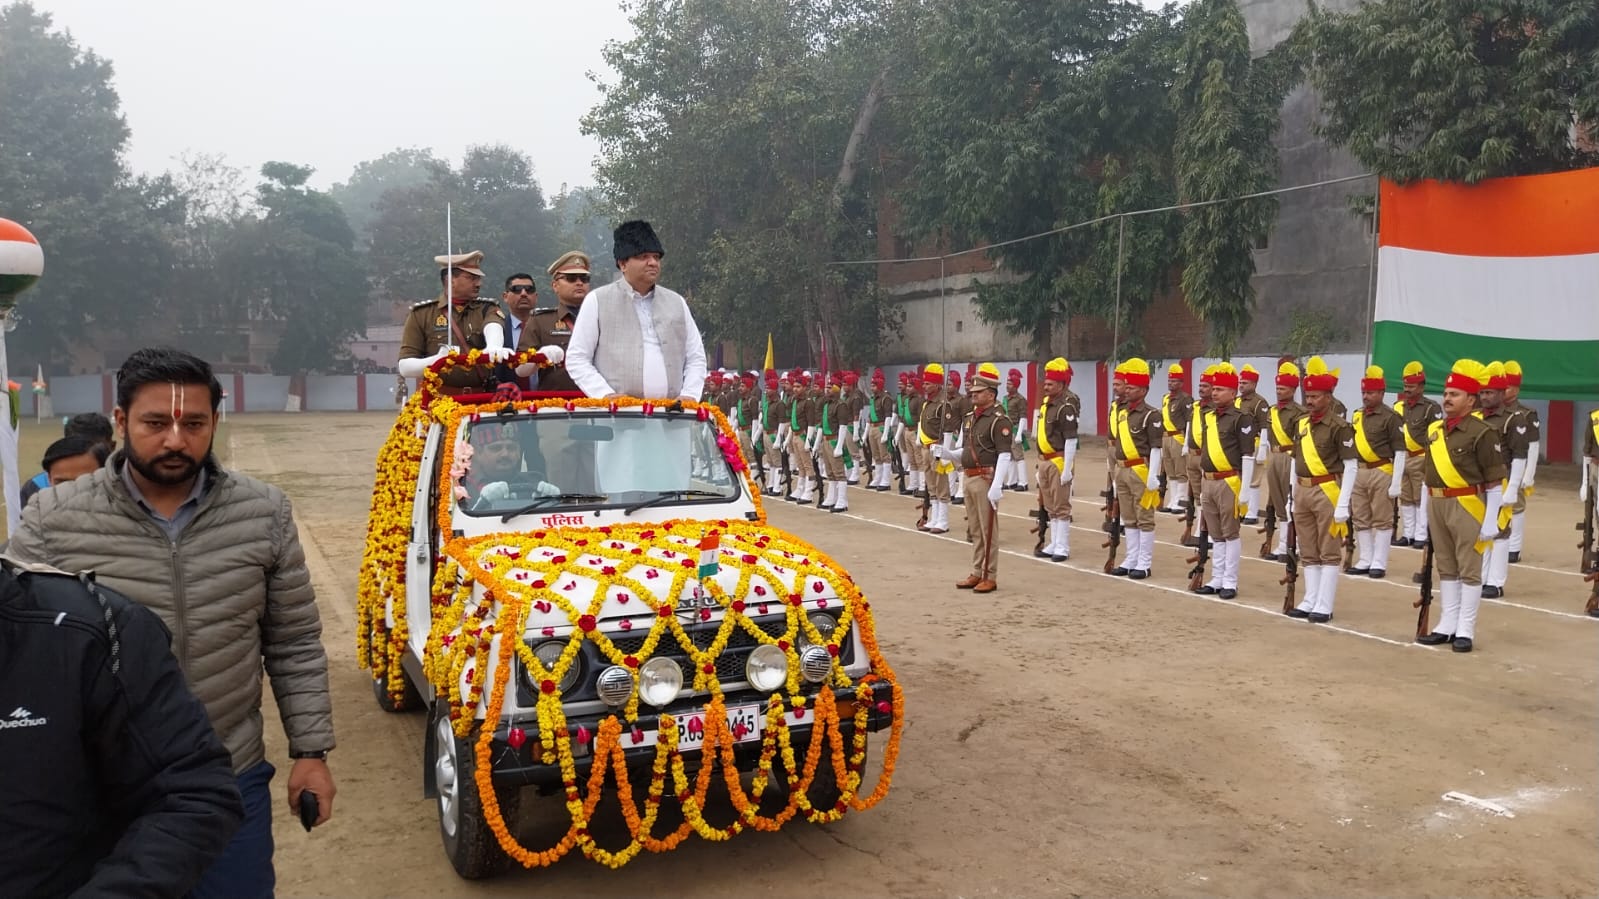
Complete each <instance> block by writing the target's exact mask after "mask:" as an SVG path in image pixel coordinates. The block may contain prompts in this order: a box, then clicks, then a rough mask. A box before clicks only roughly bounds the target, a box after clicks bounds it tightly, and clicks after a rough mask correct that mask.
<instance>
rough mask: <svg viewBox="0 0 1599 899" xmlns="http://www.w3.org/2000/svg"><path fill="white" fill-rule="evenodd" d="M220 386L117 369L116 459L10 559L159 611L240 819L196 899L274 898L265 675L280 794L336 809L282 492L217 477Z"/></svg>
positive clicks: (322, 813)
mask: <svg viewBox="0 0 1599 899" xmlns="http://www.w3.org/2000/svg"><path fill="white" fill-rule="evenodd" d="M221 398H222V386H221V384H219V383H218V382H217V379H216V377H215V376H214V375H213V374H212V371H211V366H210V365H209V364H207V363H206V362H204V361H203V360H201V359H198V358H196V357H194V356H191V355H189V354H187V353H182V352H178V351H176V350H165V349H144V350H139V351H138V352H135V353H134V354H133V355H132V356H129V357H128V360H127V361H126V362H124V363H123V364H122V368H121V370H120V371H119V372H118V373H117V408H116V424H117V427H118V429H119V430H121V431H122V433H123V435H124V438H125V443H124V449H123V450H122V451H120V452H118V453H116V454H115V455H113V456H112V457H111V458H110V460H109V461H108V462H107V464H106V466H105V467H104V468H102V469H100V470H99V471H96V472H94V473H93V474H89V475H85V476H84V477H82V478H79V479H78V480H76V481H72V482H69V483H64V484H58V485H56V486H55V487H53V488H52V489H50V490H47V491H44V492H43V493H41V494H40V495H39V497H38V499H37V500H36V501H35V502H33V503H30V504H29V505H28V507H27V508H26V509H25V510H24V511H23V516H22V525H21V527H20V528H19V529H18V531H17V533H16V535H15V536H14V537H13V538H12V540H11V543H10V547H9V550H8V554H9V555H11V556H12V557H13V558H16V559H19V560H22V561H29V562H37V563H42V564H47V565H52V566H55V567H57V568H60V569H63V570H67V571H87V570H93V571H94V572H95V575H96V577H97V578H98V580H99V581H100V582H101V583H104V584H107V585H109V586H110V587H111V588H113V589H115V590H117V591H119V592H121V593H122V594H124V595H125V596H128V597H129V598H131V599H133V600H135V601H136V602H138V603H140V604H141V605H143V606H145V607H147V608H149V609H150V610H152V611H154V612H155V613H156V614H157V615H158V616H160V618H161V619H162V621H164V622H165V623H166V625H167V627H168V628H169V629H170V630H171V631H172V651H173V653H174V654H175V655H176V656H177V658H178V661H179V662H180V663H181V665H182V667H183V671H184V675H185V677H186V678H187V680H188V682H189V687H190V689H191V690H192V691H193V693H194V695H195V696H196V697H197V698H198V699H199V700H200V701H201V703H203V704H204V705H205V709H206V712H207V714H208V715H209V716H210V718H211V723H212V726H214V727H215V728H216V731H217V734H218V735H219V736H220V737H221V738H222V742H223V744H224V745H225V746H226V747H227V749H228V751H229V753H230V754H231V755H232V757H233V770H234V773H235V775H236V776H237V778H238V786H239V792H240V794H241V796H242V797H243V799H244V805H245V821H244V825H243V826H242V827H241V828H240V829H239V832H238V834H237V835H236V836H235V837H234V839H233V842H232V843H230V844H229V846H228V848H227V850H225V852H224V853H223V855H222V857H221V858H220V859H218V861H217V862H216V863H215V864H214V865H213V866H212V868H211V869H210V870H209V871H207V873H206V875H205V877H204V878H203V879H202V881H201V883H200V885H199V886H198V887H196V889H195V890H194V892H192V893H191V894H190V895H191V896H201V897H204V896H249V897H255V896H270V895H271V894H272V891H273V887H274V881H275V877H274V875H273V868H272V812H271V793H270V781H271V778H272V775H273V772H274V769H273V767H272V765H271V763H269V762H268V761H266V752H265V748H264V746H263V744H262V736H261V735H262V722H261V675H262V673H263V671H264V672H265V674H266V675H267V677H268V678H270V680H271V682H272V692H273V695H274V697H275V698H276V699H277V703H278V708H279V710H280V712H281V714H282V718H283V729H284V731H285V732H286V734H287V736H288V742H289V755H290V756H291V757H292V758H293V759H295V762H294V767H293V768H292V770H291V771H290V773H289V783H288V800H289V805H290V808H291V809H294V808H296V806H297V802H298V799H299V796H300V793H301V791H304V790H309V791H310V792H312V793H314V794H315V795H316V798H317V805H318V812H319V814H318V817H317V823H318V824H320V823H322V822H323V821H326V820H327V819H328V817H329V815H330V814H331V813H332V809H333V794H334V788H333V778H332V775H331V774H330V773H329V771H328V767H327V754H328V751H329V750H331V749H332V748H333V713H332V702H331V699H330V697H329V694H328V672H327V653H326V652H325V651H324V649H323V647H322V622H321V618H320V616H319V615H318V613H317V608H316V596H315V594H314V593H313V591H312V589H311V579H310V575H309V573H308V572H307V570H306V566H305V554H304V552H303V550H302V549H301V547H300V540H299V535H298V532H297V531H296V529H295V524H294V515H293V512H292V511H291V510H290V508H289V501H288V499H287V498H286V497H285V496H284V495H283V492H282V491H280V490H279V489H278V488H276V487H273V486H272V485H270V484H265V483H262V482H261V481H257V480H255V479H254V478H251V477H249V476H247V475H243V474H239V473H237V472H230V471H225V470H223V469H222V468H221V467H220V466H219V465H218V464H217V462H216V459H215V457H214V456H213V455H212V452H211V448H212V447H211V444H212V440H213V438H214V437H215V434H216V421H217V408H218V405H219V404H220V402H221Z"/></svg>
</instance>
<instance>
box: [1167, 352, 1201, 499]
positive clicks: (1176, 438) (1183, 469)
mask: <svg viewBox="0 0 1599 899" xmlns="http://www.w3.org/2000/svg"><path fill="white" fill-rule="evenodd" d="M1193 411H1194V398H1193V397H1192V396H1190V395H1189V394H1188V372H1187V371H1186V370H1184V368H1183V364H1182V363H1181V362H1173V363H1172V364H1171V368H1170V369H1168V370H1167V371H1166V395H1165V396H1164V397H1162V398H1161V401H1160V423H1161V427H1162V428H1164V429H1165V431H1166V436H1165V438H1163V439H1162V440H1161V444H1160V449H1161V454H1160V460H1161V461H1160V467H1161V469H1162V472H1163V473H1164V474H1165V475H1166V505H1165V506H1163V507H1162V511H1165V512H1177V513H1181V512H1182V511H1183V503H1184V501H1186V500H1187V498H1188V466H1187V462H1186V460H1185V459H1184V458H1183V442H1184V440H1186V439H1187V436H1188V418H1189V416H1190V415H1192V414H1193Z"/></svg>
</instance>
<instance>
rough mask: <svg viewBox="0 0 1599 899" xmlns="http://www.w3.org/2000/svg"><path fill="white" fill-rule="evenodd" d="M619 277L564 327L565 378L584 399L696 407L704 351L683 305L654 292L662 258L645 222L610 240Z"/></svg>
mask: <svg viewBox="0 0 1599 899" xmlns="http://www.w3.org/2000/svg"><path fill="white" fill-rule="evenodd" d="M614 237H615V243H614V246H613V251H614V258H615V259H616V267H617V268H618V269H620V270H621V272H622V276H621V277H619V278H617V279H616V280H615V281H612V282H611V283H610V284H607V285H605V286H603V287H600V288H599V289H597V290H595V291H594V292H593V293H591V294H589V296H588V299H587V300H586V301H585V302H584V303H583V307H582V310H581V311H580V312H578V316H577V321H575V322H574V323H573V324H572V339H571V341H570V343H568V344H567V349H566V371H567V373H568V374H569V375H571V376H572V380H573V381H574V382H575V383H576V384H577V386H578V389H580V390H582V391H583V392H584V393H585V394H587V395H589V396H591V397H604V396H613V395H617V396H634V397H641V398H649V399H661V398H666V399H673V398H676V399H683V400H698V399H699V398H700V393H701V392H702V390H703V389H704V387H705V344H704V342H703V341H702V340H701V339H700V331H699V327H698V326H697V325H696V324H695V323H694V316H693V314H692V313H690V312H689V308H688V303H687V302H686V301H685V300H684V299H683V297H682V296H681V295H679V294H678V293H676V292H675V291H672V290H668V289H667V288H665V287H662V286H660V285H659V284H657V283H656V281H657V280H658V279H659V278H660V275H661V257H662V256H663V255H665V251H664V250H663V249H662V248H661V242H660V240H659V239H658V238H656V236H655V232H654V230H653V229H651V228H650V226H649V223H648V222H642V221H633V222H623V223H622V225H621V226H620V227H618V228H617V229H616V232H615V235H614Z"/></svg>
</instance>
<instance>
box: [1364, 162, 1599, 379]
mask: <svg viewBox="0 0 1599 899" xmlns="http://www.w3.org/2000/svg"><path fill="white" fill-rule="evenodd" d="M1379 209H1380V219H1381V225H1380V237H1379V249H1378V254H1377V310H1376V324H1375V328H1374V331H1375V333H1374V335H1373V340H1374V345H1373V348H1372V356H1373V361H1375V362H1376V364H1378V365H1381V366H1382V367H1383V370H1384V371H1385V372H1386V373H1387V376H1388V383H1389V385H1390V387H1392V388H1394V389H1398V387H1399V384H1400V373H1401V372H1402V371H1403V369H1404V366H1405V363H1407V362H1409V361H1411V360H1412V359H1416V360H1420V362H1421V363H1422V365H1423V366H1424V367H1425V369H1426V371H1427V380H1428V386H1429V387H1430V388H1431V389H1432V390H1434V391H1436V390H1438V389H1439V388H1440V387H1441V386H1442V382H1443V379H1444V377H1445V376H1446V375H1447V374H1448V373H1449V368H1450V366H1451V365H1453V364H1454V361H1455V360H1456V359H1461V358H1469V359H1476V360H1478V361H1480V362H1484V363H1486V362H1491V361H1493V360H1495V359H1498V360H1501V361H1503V360H1510V359H1514V360H1516V361H1517V362H1520V363H1521V367H1522V370H1523V372H1524V375H1523V378H1524V380H1523V382H1522V390H1523V392H1524V393H1525V394H1526V395H1527V396H1529V397H1540V398H1544V399H1567V400H1589V399H1592V398H1593V397H1594V396H1595V395H1599V168H1594V169H1581V170H1578V171H1574V172H1560V173H1556V174H1552V175H1527V176H1522V177H1518V178H1496V179H1491V180H1488V181H1483V182H1480V183H1478V184H1475V185H1464V184H1449V183H1442V182H1437V181H1423V182H1416V183H1413V184H1407V185H1403V186H1401V185H1397V184H1393V183H1390V182H1387V181H1384V182H1383V183H1382V187H1381V197H1380V206H1379Z"/></svg>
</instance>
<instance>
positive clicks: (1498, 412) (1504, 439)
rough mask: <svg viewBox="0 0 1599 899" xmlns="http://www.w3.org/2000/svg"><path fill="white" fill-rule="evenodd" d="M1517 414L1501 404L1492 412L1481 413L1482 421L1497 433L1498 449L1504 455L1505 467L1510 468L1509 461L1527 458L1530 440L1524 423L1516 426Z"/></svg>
mask: <svg viewBox="0 0 1599 899" xmlns="http://www.w3.org/2000/svg"><path fill="white" fill-rule="evenodd" d="M1519 418H1520V417H1519V416H1516V415H1512V414H1511V413H1510V407H1509V406H1507V405H1502V406H1500V407H1499V408H1497V409H1495V410H1494V411H1493V412H1492V413H1486V412H1485V413H1483V416H1482V422H1483V424H1486V425H1487V426H1488V427H1490V428H1493V430H1494V434H1495V435H1497V437H1498V440H1499V445H1500V450H1501V452H1502V453H1503V456H1504V463H1505V469H1506V471H1508V470H1509V469H1510V463H1512V462H1514V461H1516V460H1517V459H1525V458H1527V450H1528V448H1529V447H1530V445H1531V443H1532V440H1531V438H1529V437H1528V430H1527V426H1526V425H1525V424H1521V425H1520V426H1519V427H1518V424H1517V423H1518V420H1519Z"/></svg>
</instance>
